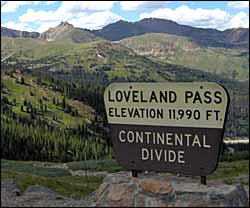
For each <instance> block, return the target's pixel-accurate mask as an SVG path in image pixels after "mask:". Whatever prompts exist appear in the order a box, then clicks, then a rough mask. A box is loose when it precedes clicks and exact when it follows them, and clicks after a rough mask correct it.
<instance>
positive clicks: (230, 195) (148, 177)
mask: <svg viewBox="0 0 250 208" xmlns="http://www.w3.org/2000/svg"><path fill="white" fill-rule="evenodd" d="M95 206H98V207H99V206H100V207H244V206H247V193H246V191H245V189H244V188H243V186H241V185H236V186H234V185H225V184H221V183H214V184H208V185H202V184H200V183H199V182H198V181H194V180H192V179H191V178H181V177H177V176H173V175H170V174H145V173H143V174H139V176H138V178H133V177H131V172H119V173H114V174H109V175H107V176H106V178H105V179H104V182H103V184H102V185H101V186H100V187H99V189H98V190H97V192H96V201H95Z"/></svg>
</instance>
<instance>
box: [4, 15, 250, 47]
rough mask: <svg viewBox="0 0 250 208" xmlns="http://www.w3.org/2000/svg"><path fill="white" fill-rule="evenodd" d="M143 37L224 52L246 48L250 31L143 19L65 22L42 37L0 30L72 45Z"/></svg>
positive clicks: (28, 33) (20, 35) (19, 35)
mask: <svg viewBox="0 0 250 208" xmlns="http://www.w3.org/2000/svg"><path fill="white" fill-rule="evenodd" d="M146 33H167V34H170V35H176V36H183V37H187V38H191V39H192V40H194V41H195V42H197V43H198V44H200V45H202V46H210V47H224V48H247V49H248V48H249V29H248V28H234V29H228V30H225V31H219V30H216V29H204V28H196V27H192V26H188V25H181V24H178V23H176V22H174V21H171V20H164V19H157V18H146V19H143V20H140V21H137V22H134V23H133V22H127V21H123V20H120V21H118V22H116V23H112V24H109V25H107V26H105V27H103V28H102V29H99V30H92V31H90V30H86V29H81V28H76V27H74V26H73V25H71V24H69V23H68V22H61V23H60V24H59V25H58V26H56V27H54V28H50V29H48V30H47V31H45V32H43V33H41V34H40V33H37V32H27V31H18V30H12V29H8V28H5V27H2V28H1V37H10V38H35V39H43V40H49V41H53V40H70V41H72V42H75V43H82V42H90V41H95V40H99V39H101V38H104V39H106V40H111V41H119V40H121V39H124V38H127V37H131V36H137V35H142V34H146Z"/></svg>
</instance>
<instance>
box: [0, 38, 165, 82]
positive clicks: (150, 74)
mask: <svg viewBox="0 0 250 208" xmlns="http://www.w3.org/2000/svg"><path fill="white" fill-rule="evenodd" d="M1 42H2V46H1V51H2V57H3V58H2V59H4V58H6V57H9V56H10V58H9V59H7V60H6V61H5V63H4V64H6V65H7V66H16V65H20V66H21V67H22V68H28V69H45V70H49V71H64V72H65V71H71V70H72V69H83V70H85V71H89V72H102V73H104V74H105V75H106V76H107V77H108V78H109V79H114V78H123V79H127V78H129V77H130V78H132V79H134V80H136V79H140V78H142V77H145V76H146V77H147V78H148V79H151V80H157V81H158V80H159V81H164V80H166V79H164V78H162V76H160V75H158V74H157V73H156V69H157V64H155V63H154V62H153V61H151V60H150V59H148V58H146V57H143V56H139V55H137V54H136V53H135V52H133V51H132V50H131V49H129V48H127V47H124V46H122V45H120V44H115V43H111V42H109V41H94V42H89V43H81V44H76V43H73V42H71V41H52V42H48V41H42V40H34V39H18V38H17V39H11V38H2V39H1Z"/></svg>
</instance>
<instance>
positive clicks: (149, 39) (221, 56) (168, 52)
mask: <svg viewBox="0 0 250 208" xmlns="http://www.w3.org/2000/svg"><path fill="white" fill-rule="evenodd" d="M119 43H120V44H123V45H125V46H127V47H129V48H131V49H133V50H134V51H135V52H137V53H138V54H140V55H144V56H147V57H149V58H151V59H152V60H155V61H161V62H165V63H171V64H178V65H182V66H185V67H191V68H196V69H200V70H204V71H206V72H211V73H214V74H221V75H223V76H224V77H227V78H233V79H237V80H242V79H244V80H245V79H248V77H249V53H248V51H247V50H246V49H225V48H212V47H202V46H199V45H198V44H197V43H195V42H194V41H192V40H190V39H188V38H185V37H180V36H174V35H169V34H163V33H148V34H144V35H140V36H134V37H130V38H126V39H123V40H121V41H119Z"/></svg>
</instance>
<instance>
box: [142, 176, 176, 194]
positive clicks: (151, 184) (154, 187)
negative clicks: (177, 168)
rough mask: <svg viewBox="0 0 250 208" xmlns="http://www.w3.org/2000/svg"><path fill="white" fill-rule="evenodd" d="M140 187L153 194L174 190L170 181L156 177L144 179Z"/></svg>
mask: <svg viewBox="0 0 250 208" xmlns="http://www.w3.org/2000/svg"><path fill="white" fill-rule="evenodd" d="M139 188H141V189H142V191H144V192H148V193H152V194H168V193H170V192H172V190H173V188H172V186H171V184H170V183H169V182H167V181H159V180H154V179H142V180H141V181H140V182H139Z"/></svg>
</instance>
